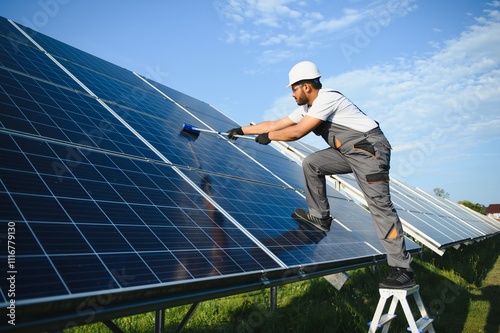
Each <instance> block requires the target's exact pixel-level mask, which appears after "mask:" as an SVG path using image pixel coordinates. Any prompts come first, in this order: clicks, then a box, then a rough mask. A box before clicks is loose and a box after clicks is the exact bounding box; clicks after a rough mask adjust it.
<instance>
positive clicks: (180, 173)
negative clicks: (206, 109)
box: [10, 21, 286, 267]
mask: <svg viewBox="0 0 500 333" xmlns="http://www.w3.org/2000/svg"><path fill="white" fill-rule="evenodd" d="M10 22H11V23H12V24H13V25H14V26H15V27H16V28H17V29H18V30H20V32H21V33H23V34H24V35H25V36H26V38H28V39H29V40H30V41H32V42H33V44H35V45H36V46H37V47H38V48H39V49H40V50H41V51H43V52H44V53H45V54H46V55H47V56H48V57H49V58H50V59H51V60H52V61H54V62H55V63H56V64H57V65H58V66H59V67H60V68H61V69H63V70H64V72H66V73H67V74H68V75H69V76H70V77H72V78H73V79H74V80H75V81H76V82H77V83H78V84H79V85H80V86H81V87H82V88H83V89H84V90H85V91H86V92H87V93H89V95H91V96H93V97H95V98H96V99H97V101H98V102H99V103H100V104H101V105H102V106H103V107H104V108H105V109H106V110H108V111H109V112H110V113H111V114H113V116H114V117H115V118H117V119H118V120H119V121H120V122H121V123H122V124H123V125H124V126H125V127H126V128H127V129H129V130H130V131H131V132H132V133H133V134H134V135H136V136H137V137H138V138H139V139H140V140H141V141H142V142H143V143H144V144H145V145H146V146H147V147H149V148H150V149H151V150H152V151H153V152H154V153H155V154H156V155H158V156H159V157H160V159H161V160H163V161H164V162H166V163H170V164H171V162H170V161H169V160H168V159H167V158H166V157H165V156H164V155H163V154H162V153H161V152H159V151H158V150H157V149H156V148H155V147H154V146H153V145H151V144H150V143H149V142H148V141H147V140H146V139H144V137H142V135H141V134H139V133H138V132H137V131H136V130H135V129H134V128H133V127H132V126H130V125H129V124H128V123H127V122H126V121H125V120H123V118H121V117H120V116H119V115H118V114H117V113H116V112H115V111H114V110H113V109H112V108H110V107H109V106H108V105H107V104H106V103H105V102H104V101H103V100H101V99H100V98H99V97H98V96H97V95H95V94H94V93H93V92H92V91H91V90H90V89H89V88H87V87H86V86H85V85H84V84H83V83H82V82H81V81H80V80H78V78H76V77H75V76H74V75H73V74H72V73H71V72H69V71H68V70H67V69H66V68H65V67H64V66H63V65H62V64H61V63H59V62H58V61H57V60H56V59H55V58H54V57H53V56H52V55H50V54H49V53H48V52H46V51H45V50H44V49H43V48H42V47H41V46H40V45H39V44H38V43H36V42H35V41H34V40H33V39H32V38H31V37H30V36H29V35H28V34H27V33H25V32H24V31H23V30H22V29H21V28H19V27H18V26H17V25H16V24H15V23H14V22H12V21H10ZM139 78H141V79H142V77H140V76H139ZM144 82H146V83H147V84H149V83H148V82H147V81H145V80H144ZM152 87H153V88H154V89H155V90H157V89H156V87H154V86H152ZM158 91H159V90H158ZM159 92H160V91H159ZM160 93H161V94H162V95H164V96H165V97H167V98H169V99H170V97H168V96H166V95H165V94H163V93H162V92H160ZM170 100H172V99H170ZM172 101H173V100H172ZM174 102H175V101H174ZM175 103H176V102H175ZM176 104H177V103H176ZM181 108H183V107H182V106H181ZM183 109H184V110H185V108H183ZM185 111H186V112H188V111H187V110H185ZM188 113H189V112H188ZM262 167H264V166H262ZM173 169H174V170H175V171H176V172H177V173H178V174H179V175H180V176H181V177H182V178H184V180H186V181H187V182H188V183H189V184H191V186H193V188H195V189H196V190H197V191H198V192H199V193H200V194H201V195H202V196H204V197H205V198H206V199H207V200H209V201H211V203H212V204H213V205H214V206H215V207H217V208H218V209H219V210H220V211H221V212H222V213H223V214H224V215H225V216H226V217H227V218H228V219H229V220H230V221H232V222H233V223H234V224H235V225H236V226H237V227H238V228H239V229H240V230H241V231H242V232H243V233H245V234H246V235H247V236H249V237H250V239H252V240H253V241H254V242H255V243H256V244H257V245H258V246H259V247H260V248H261V249H262V250H263V251H264V252H266V253H268V255H270V256H271V257H272V258H273V259H274V260H275V261H276V262H277V263H278V264H279V265H280V266H281V267H286V265H285V264H284V263H283V262H282V261H281V260H280V259H279V258H278V257H276V256H275V255H274V254H273V253H272V252H271V251H269V250H268V249H267V248H266V247H265V246H264V245H263V244H261V243H260V241H259V240H258V239H257V238H255V237H254V236H253V235H252V234H251V233H249V232H248V231H247V230H246V229H245V228H243V227H242V226H241V224H240V223H239V222H237V221H236V220H235V219H234V218H233V217H232V216H231V215H230V214H229V213H227V212H225V211H224V210H223V209H222V207H220V206H219V205H218V204H217V203H216V202H215V201H213V199H212V198H210V197H209V196H208V195H207V194H206V193H205V192H204V191H203V190H201V189H200V188H199V187H198V186H197V185H196V184H195V183H193V182H192V181H191V180H190V179H189V178H188V177H187V176H185V175H184V174H183V173H182V172H181V171H180V170H179V169H177V168H176V167H173ZM285 184H286V183H285Z"/></svg>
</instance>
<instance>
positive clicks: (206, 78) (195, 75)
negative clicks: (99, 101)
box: [0, 0, 500, 206]
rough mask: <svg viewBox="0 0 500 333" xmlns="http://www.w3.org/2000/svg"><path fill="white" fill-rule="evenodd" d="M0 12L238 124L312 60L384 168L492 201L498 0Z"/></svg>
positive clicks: (115, 4) (268, 115) (499, 89)
mask: <svg viewBox="0 0 500 333" xmlns="http://www.w3.org/2000/svg"><path fill="white" fill-rule="evenodd" d="M0 15H1V16H4V17H6V18H9V19H12V20H14V21H16V22H18V23H21V24H23V25H27V26H29V27H31V28H33V29H35V30H37V31H39V32H42V33H44V34H46V35H49V36H51V37H54V38H56V39H58V40H60V41H63V42H65V43H68V44H70V45H72V46H75V47H77V48H79V49H81V50H84V51H86V52H88V53H91V54H93V55H96V56H98V57H101V58H103V59H106V60H108V61H110V62H112V63H115V64H117V65H119V66H122V67H124V68H127V69H130V70H133V71H135V72H137V73H140V74H142V75H145V76H147V77H149V78H152V79H154V80H156V81H158V82H161V83H163V84H165V85H167V86H169V87H172V88H174V89H177V90H180V91H182V92H184V93H186V94H189V95H191V96H193V97H195V98H198V99H200V100H202V101H205V102H207V103H209V104H211V105H213V106H214V107H216V108H217V109H218V110H220V111H221V112H223V113H225V114H226V115H228V116H229V117H231V118H232V119H234V120H235V121H237V122H238V123H240V124H248V123H249V122H251V121H255V122H259V121H262V120H265V119H277V118H280V117H282V116H285V115H287V114H288V113H289V112H290V111H291V110H292V109H293V108H294V107H295V103H294V100H293V98H292V97H291V92H290V91H289V89H285V86H286V85H287V83H288V82H287V79H288V71H289V70H290V68H291V67H292V66H293V65H294V64H295V63H297V62H299V61H302V60H311V61H313V62H315V63H316V64H317V65H318V67H319V68H320V70H321V72H322V74H323V77H322V81H323V85H324V86H325V87H329V88H334V89H337V90H339V91H341V92H343V93H344V94H345V95H346V96H347V97H349V98H350V99H351V100H352V101H353V102H354V103H355V104H357V105H358V106H359V107H360V108H361V109H362V110H363V111H364V112H365V113H367V114H368V115H370V116H371V117H372V118H374V119H376V120H378V121H379V122H380V124H381V127H382V129H383V131H384V132H385V134H386V135H387V137H388V138H389V140H390V141H391V143H392V145H393V147H394V151H393V158H392V169H391V172H392V177H394V178H396V179H398V180H400V181H403V182H405V183H407V184H409V185H412V186H416V187H419V188H421V189H423V190H425V191H428V192H430V193H433V189H434V188H436V187H439V188H442V189H444V190H445V191H446V192H448V193H449V194H450V199H451V200H453V201H459V200H469V201H472V202H473V203H481V204H484V205H486V206H487V205H488V204H492V203H500V173H499V170H500V1H480V0H475V1H470V0H459V1H434V0H366V1H363V0H337V1H332V0H311V1H305V0H210V1H208V0H207V1H195V0H184V1H141V2H139V1H118V0H108V1H96V0H87V1H76V0H21V1H20V0H2V2H1V4H0ZM219 130H221V131H225V130H228V129H224V128H222V129H219ZM306 141H307V142H309V143H312V144H316V145H319V146H321V147H323V145H322V144H321V142H319V141H317V140H316V138H314V136H313V135H312V134H311V137H307V138H306Z"/></svg>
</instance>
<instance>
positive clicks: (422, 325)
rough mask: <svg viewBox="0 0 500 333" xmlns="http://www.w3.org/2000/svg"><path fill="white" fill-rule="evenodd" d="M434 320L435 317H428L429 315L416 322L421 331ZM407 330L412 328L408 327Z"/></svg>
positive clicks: (409, 330)
mask: <svg viewBox="0 0 500 333" xmlns="http://www.w3.org/2000/svg"><path fill="white" fill-rule="evenodd" d="M433 321H434V319H433V318H428V317H422V318H420V319H419V320H417V321H416V322H415V323H416V324H417V328H418V331H419V332H424V331H425V329H426V328H427V327H429V325H431V324H432V322H433ZM406 330H407V331H408V332H411V328H409V327H407V328H406Z"/></svg>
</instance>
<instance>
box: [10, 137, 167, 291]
mask: <svg viewBox="0 0 500 333" xmlns="http://www.w3.org/2000/svg"><path fill="white" fill-rule="evenodd" d="M19 148H20V147H19ZM20 150H21V149H20ZM28 161H29V163H31V161H30V160H29V159H28ZM32 167H33V169H34V170H36V168H35V167H34V166H33V165H32ZM40 178H41V179H42V182H45V179H44V178H43V177H40ZM77 182H79V180H78V179H77ZM45 186H46V188H47V189H48V190H49V191H50V194H51V195H52V196H53V197H56V195H55V194H54V193H53V192H52V190H51V188H50V186H48V184H46V183H45ZM84 190H85V191H86V189H85V188H84ZM89 197H90V195H89ZM12 201H13V202H14V204H16V202H15V200H14V199H12ZM61 208H62V210H63V211H64V212H65V213H66V214H67V216H68V217H69V219H70V220H71V221H72V222H73V224H74V226H75V228H76V229H77V231H78V232H79V233H80V235H81V236H82V238H83V240H84V241H85V242H86V243H87V245H88V247H89V248H90V249H92V251H93V255H94V256H95V257H96V258H97V259H98V260H99V261H101V263H102V264H103V267H105V269H106V270H107V271H108V273H109V275H110V276H112V277H113V279H114V276H113V274H112V272H111V271H110V270H109V268H108V266H107V265H105V263H104V261H102V259H101V257H100V256H99V255H98V251H96V250H95V249H94V247H93V246H92V244H91V243H90V242H89V241H88V239H87V237H85V235H84V234H83V232H82V231H81V229H80V227H79V226H78V224H77V223H75V221H74V220H73V219H72V216H74V215H73V214H70V213H68V212H67V211H66V208H65V207H64V206H62V207H61ZM18 209H19V208H18ZM19 211H20V212H21V214H22V210H19ZM25 220H29V219H25ZM27 226H28V228H29V229H30V231H31V232H32V234H33V235H34V237H35V239H36V241H37V242H38V244H39V246H40V248H41V249H42V250H43V252H44V255H45V256H46V258H47V260H48V261H49V262H50V264H51V265H52V267H53V269H54V271H55V272H56V273H57V275H58V277H59V278H60V280H61V283H62V284H63V285H64V286H65V287H66V289H67V291H68V293H70V294H71V293H72V292H71V290H70V289H69V288H68V286H67V285H66V282H65V280H64V279H63V278H62V276H61V274H60V272H59V270H58V269H57V267H56V265H54V264H53V262H52V256H49V255H48V253H47V251H46V250H45V247H44V245H43V242H40V241H39V240H38V238H37V236H36V235H37V233H35V232H34V231H33V229H32V226H31V225H30V224H27ZM116 231H117V232H118V233H119V234H121V235H122V236H123V234H122V232H121V230H119V229H118V228H116ZM124 239H125V241H126V242H127V243H128V244H129V245H130V246H131V248H132V249H134V251H135V247H133V246H132V245H131V244H130V242H129V241H128V239H127V238H126V237H124ZM135 252H136V254H137V251H135ZM139 257H140V256H139ZM141 259H142V258H141ZM145 264H146V263H145ZM146 267H147V265H146ZM151 273H152V274H154V272H152V271H151ZM114 282H115V283H116V284H117V285H119V284H118V281H116V280H115V281H114ZM158 282H160V280H159V279H158Z"/></svg>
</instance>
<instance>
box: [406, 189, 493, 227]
mask: <svg viewBox="0 0 500 333" xmlns="http://www.w3.org/2000/svg"><path fill="white" fill-rule="evenodd" d="M415 191H417V192H418V193H420V194H421V195H423V196H426V197H428V198H429V199H430V200H438V201H439V203H440V204H443V205H444V206H445V207H447V209H449V210H450V212H453V213H454V214H458V215H457V218H460V219H462V220H464V221H468V222H469V223H474V222H475V220H476V219H478V220H480V221H482V222H484V224H485V225H486V226H487V228H488V230H484V228H483V229H480V230H479V231H480V233H482V235H483V236H484V235H487V234H488V233H492V232H493V233H494V232H498V231H500V226H499V225H498V223H497V221H495V220H494V219H491V218H489V217H488V216H486V215H483V214H480V213H479V212H476V211H475V210H472V209H470V208H468V207H466V206H464V205H461V204H458V203H454V202H452V201H450V200H449V199H447V198H439V197H430V196H429V194H428V193H427V192H425V191H423V190H422V189H420V188H415ZM484 224H483V225H477V226H475V227H477V228H479V227H482V226H484Z"/></svg>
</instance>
